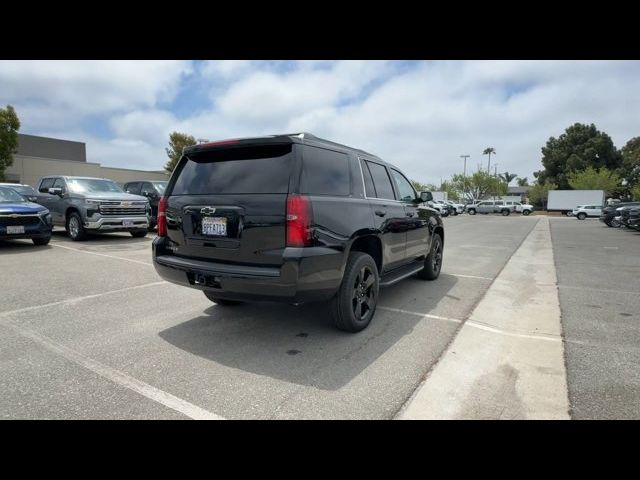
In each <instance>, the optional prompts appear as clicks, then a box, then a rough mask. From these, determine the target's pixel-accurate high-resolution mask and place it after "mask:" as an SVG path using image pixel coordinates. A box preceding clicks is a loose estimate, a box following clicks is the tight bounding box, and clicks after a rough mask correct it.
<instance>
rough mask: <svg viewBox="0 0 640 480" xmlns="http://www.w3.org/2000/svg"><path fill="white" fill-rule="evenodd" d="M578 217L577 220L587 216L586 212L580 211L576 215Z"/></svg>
mask: <svg viewBox="0 0 640 480" xmlns="http://www.w3.org/2000/svg"><path fill="white" fill-rule="evenodd" d="M576 216H577V217H578V220H584V219H585V218H587V214H586V213H584V212H580V213H579V214H578V215H576Z"/></svg>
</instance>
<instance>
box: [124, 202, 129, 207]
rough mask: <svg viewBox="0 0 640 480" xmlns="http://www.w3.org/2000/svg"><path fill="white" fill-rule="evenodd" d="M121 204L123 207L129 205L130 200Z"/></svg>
mask: <svg viewBox="0 0 640 480" xmlns="http://www.w3.org/2000/svg"><path fill="white" fill-rule="evenodd" d="M122 206H123V207H130V206H131V202H122Z"/></svg>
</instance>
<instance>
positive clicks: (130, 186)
mask: <svg viewBox="0 0 640 480" xmlns="http://www.w3.org/2000/svg"><path fill="white" fill-rule="evenodd" d="M125 190H126V191H127V192H129V193H133V194H134V195H140V182H132V183H127V185H126V188H125Z"/></svg>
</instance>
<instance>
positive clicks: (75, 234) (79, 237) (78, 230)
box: [66, 212, 87, 242]
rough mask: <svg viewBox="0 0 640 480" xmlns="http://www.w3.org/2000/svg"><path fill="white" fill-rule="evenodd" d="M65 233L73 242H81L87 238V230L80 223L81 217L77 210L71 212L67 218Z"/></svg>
mask: <svg viewBox="0 0 640 480" xmlns="http://www.w3.org/2000/svg"><path fill="white" fill-rule="evenodd" d="M66 228H67V234H69V237H71V240H73V241H74V242H81V241H83V240H86V239H87V231H86V230H85V228H84V226H83V225H82V218H81V217H80V214H78V213H77V212H72V213H71V215H69V218H68V219H67V225H66Z"/></svg>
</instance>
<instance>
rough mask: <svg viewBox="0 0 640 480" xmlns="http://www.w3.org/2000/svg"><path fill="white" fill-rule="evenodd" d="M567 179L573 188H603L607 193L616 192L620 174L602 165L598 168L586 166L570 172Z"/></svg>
mask: <svg viewBox="0 0 640 480" xmlns="http://www.w3.org/2000/svg"><path fill="white" fill-rule="evenodd" d="M567 180H568V182H569V185H570V186H571V188H573V189H574V190H604V191H605V194H607V195H610V194H614V193H616V192H617V190H618V189H619V187H620V176H619V175H618V174H617V173H615V172H613V171H611V170H609V169H608V168H604V167H603V168H601V169H599V170H596V169H595V168H593V167H587V168H585V169H584V170H581V171H579V172H572V173H570V174H569V176H568V177H567Z"/></svg>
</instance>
